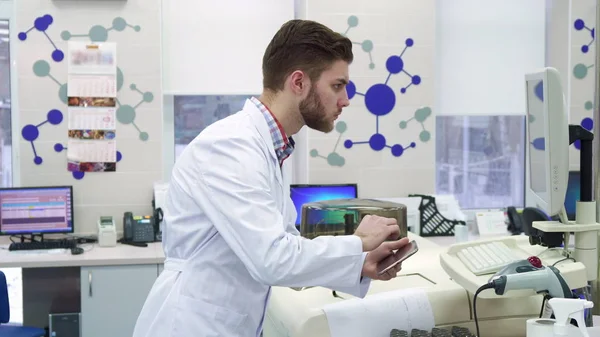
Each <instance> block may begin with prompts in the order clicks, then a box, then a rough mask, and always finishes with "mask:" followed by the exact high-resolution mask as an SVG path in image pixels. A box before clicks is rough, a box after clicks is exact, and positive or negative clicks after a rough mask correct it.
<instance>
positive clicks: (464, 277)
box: [440, 235, 588, 298]
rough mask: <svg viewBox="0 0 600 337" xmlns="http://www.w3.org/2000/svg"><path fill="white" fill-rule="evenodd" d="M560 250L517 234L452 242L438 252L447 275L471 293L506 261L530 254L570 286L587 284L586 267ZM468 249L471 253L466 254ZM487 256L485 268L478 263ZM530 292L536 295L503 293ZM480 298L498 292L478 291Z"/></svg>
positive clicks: (572, 287) (493, 296)
mask: <svg viewBox="0 0 600 337" xmlns="http://www.w3.org/2000/svg"><path fill="white" fill-rule="evenodd" d="M489 247H495V248H496V249H493V250H490V249H489ZM482 251H485V252H484V254H483V255H482V254H481V252H482ZM490 251H492V252H494V253H493V254H494V256H489V255H487V256H486V255H485V253H486V252H490ZM561 251H562V250H561V249H548V248H547V247H543V246H539V245H531V243H530V241H529V237H528V236H525V235H516V236H509V237H502V238H496V239H484V240H478V241H471V242H465V243H458V244H454V245H452V246H450V247H449V248H448V249H447V251H445V252H443V253H441V254H440V264H441V266H442V268H443V270H444V271H445V272H446V273H447V274H448V276H450V278H452V279H453V280H454V282H456V283H457V284H458V285H460V286H461V287H463V288H464V289H465V290H466V291H467V292H469V293H470V294H474V293H475V292H476V291H477V289H478V288H479V287H480V286H482V285H483V284H485V283H487V282H488V280H489V279H490V277H491V276H492V275H493V274H494V273H495V272H496V271H498V270H499V269H500V268H501V267H503V266H505V265H506V264H508V262H509V260H510V259H512V260H514V261H516V260H523V259H527V258H529V257H531V256H537V257H539V259H540V260H541V262H542V264H543V265H545V266H552V265H554V266H555V267H556V268H557V269H558V270H559V271H560V274H561V276H562V277H563V278H564V279H565V281H566V282H567V284H568V285H569V287H570V288H571V289H578V288H583V287H585V286H587V284H588V283H587V275H586V269H585V266H584V265H583V264H582V263H581V262H574V261H573V260H572V259H567V258H565V256H563V255H562V253H561ZM469 252H473V253H474V254H469ZM477 252H479V253H477ZM496 254H497V255H496ZM477 255H479V256H477ZM500 258H505V259H506V260H505V261H503V262H502V263H497V262H496V260H498V259H500ZM487 259H490V260H491V261H489V262H491V263H490V267H489V268H488V269H486V268H487V267H486V266H481V264H482V263H485V261H486V260H487ZM468 260H470V262H468ZM504 262H507V263H504ZM476 265H480V268H481V269H482V270H483V271H484V272H479V270H478V267H477V266H476ZM532 295H535V292H534V291H533V290H514V291H511V292H509V293H507V294H505V295H502V296H503V297H515V296H517V297H518V296H532ZM479 297H481V298H495V297H498V295H496V294H494V292H493V291H483V292H481V293H480V294H479Z"/></svg>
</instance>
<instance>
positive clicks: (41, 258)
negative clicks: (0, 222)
mask: <svg viewBox="0 0 600 337" xmlns="http://www.w3.org/2000/svg"><path fill="white" fill-rule="evenodd" d="M409 237H411V239H417V241H419V255H426V254H427V255H431V257H432V259H436V258H439V253H440V251H442V250H445V249H446V248H447V247H448V246H449V245H451V244H453V243H455V238H454V237H453V236H446V237H416V236H415V235H414V234H412V233H409ZM469 239H470V240H477V239H478V237H477V236H476V235H473V236H470V237H469ZM9 244H10V240H9V238H8V237H0V268H12V267H21V268H39V267H69V266H106V265H127V264H160V263H163V262H164V259H165V257H164V253H163V248H162V243H160V242H155V243H150V244H148V247H135V246H130V245H123V244H120V243H118V244H117V246H116V247H100V246H98V244H82V245H80V247H81V248H83V249H84V252H83V253H82V254H79V255H72V254H71V251H70V250H66V249H65V250H62V249H57V250H54V249H53V250H50V251H48V250H44V251H9V250H8V245H9ZM405 263H406V264H410V262H408V261H407V262H405Z"/></svg>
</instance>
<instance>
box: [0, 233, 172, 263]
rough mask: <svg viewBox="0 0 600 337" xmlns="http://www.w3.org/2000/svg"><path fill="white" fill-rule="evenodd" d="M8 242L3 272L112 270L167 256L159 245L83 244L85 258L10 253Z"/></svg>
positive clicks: (2, 243) (2, 248) (1, 242)
mask: <svg viewBox="0 0 600 337" xmlns="http://www.w3.org/2000/svg"><path fill="white" fill-rule="evenodd" d="M9 244H10V241H9V239H8V238H5V237H0V268H13V267H20V268H40V267H76V266H109V265H127V264H160V263H163V262H164V259H165V258H164V254H163V249H162V245H161V243H160V242H155V243H150V244H148V247H135V246H130V245H123V244H120V243H117V246H116V247H100V246H98V244H91V243H86V244H81V245H80V246H79V247H81V248H83V249H84V252H83V253H82V254H78V255H73V254H71V250H67V249H53V250H45V251H9V250H8V245H9Z"/></svg>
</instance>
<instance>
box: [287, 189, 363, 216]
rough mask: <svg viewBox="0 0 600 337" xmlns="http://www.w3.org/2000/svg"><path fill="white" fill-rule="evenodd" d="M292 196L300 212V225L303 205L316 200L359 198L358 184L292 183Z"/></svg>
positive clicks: (297, 210)
mask: <svg viewBox="0 0 600 337" xmlns="http://www.w3.org/2000/svg"><path fill="white" fill-rule="evenodd" d="M290 197H291V198H292V202H293V203H294V207H295V208H296V212H297V213H298V215H297V216H296V227H299V226H300V223H301V218H302V205H304V204H307V203H311V202H316V201H325V200H333V199H354V198H358V187H357V185H356V184H327V185H314V184H308V185H291V186H290Z"/></svg>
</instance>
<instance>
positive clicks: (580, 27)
mask: <svg viewBox="0 0 600 337" xmlns="http://www.w3.org/2000/svg"><path fill="white" fill-rule="evenodd" d="M573 28H574V29H575V30H576V31H584V30H585V31H587V32H589V34H590V40H589V42H588V43H587V44H584V45H582V46H581V52H582V53H583V54H587V53H588V52H589V51H590V46H591V45H592V44H593V43H594V42H595V41H596V28H594V27H588V26H587V25H586V24H585V21H584V20H583V19H580V18H578V19H576V20H575V21H574V22H573ZM593 67H594V64H591V65H586V64H584V63H578V64H576V65H575V66H574V67H573V76H574V77H575V78H576V79H578V80H583V79H585V78H586V77H587V75H588V72H589V70H590V69H591V68H593ZM593 108H594V103H593V102H592V101H586V102H585V103H584V109H585V110H586V111H591V110H592V109H593ZM589 114H590V115H591V112H590V113H589ZM580 125H581V126H582V127H583V128H584V129H586V130H588V131H592V129H593V128H594V121H593V119H592V118H589V117H585V118H583V119H582V120H581V123H580ZM573 146H574V147H575V149H577V150H580V149H581V142H580V141H579V140H577V141H575V142H574V143H573Z"/></svg>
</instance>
